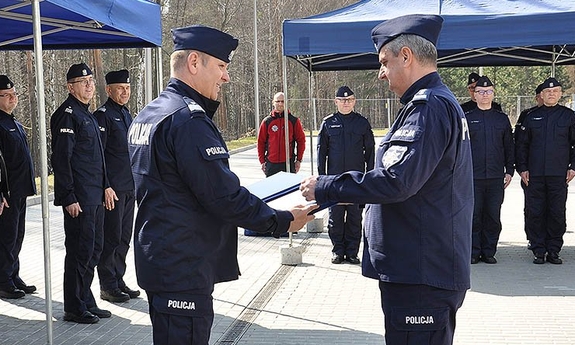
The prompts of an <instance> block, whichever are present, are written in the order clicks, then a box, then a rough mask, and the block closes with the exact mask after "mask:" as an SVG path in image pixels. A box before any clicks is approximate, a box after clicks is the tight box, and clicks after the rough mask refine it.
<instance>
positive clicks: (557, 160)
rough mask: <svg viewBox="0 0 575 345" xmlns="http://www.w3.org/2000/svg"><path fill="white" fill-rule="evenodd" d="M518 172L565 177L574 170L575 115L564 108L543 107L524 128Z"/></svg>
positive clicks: (525, 121) (528, 120)
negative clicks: (568, 171) (569, 170)
mask: <svg viewBox="0 0 575 345" xmlns="http://www.w3.org/2000/svg"><path fill="white" fill-rule="evenodd" d="M520 130H521V133H519V135H518V137H517V139H518V142H517V157H516V161H517V167H516V168H517V171H518V172H519V173H521V172H523V171H527V170H529V176H566V175H567V170H568V169H569V168H571V169H573V167H575V150H574V149H573V145H574V144H575V113H574V112H573V110H571V109H569V108H567V107H564V106H562V105H555V106H553V107H548V106H545V105H543V106H541V107H539V108H537V109H535V110H533V111H531V112H530V113H529V114H527V116H526V118H525V120H524V121H523V122H522V124H521V128H520Z"/></svg>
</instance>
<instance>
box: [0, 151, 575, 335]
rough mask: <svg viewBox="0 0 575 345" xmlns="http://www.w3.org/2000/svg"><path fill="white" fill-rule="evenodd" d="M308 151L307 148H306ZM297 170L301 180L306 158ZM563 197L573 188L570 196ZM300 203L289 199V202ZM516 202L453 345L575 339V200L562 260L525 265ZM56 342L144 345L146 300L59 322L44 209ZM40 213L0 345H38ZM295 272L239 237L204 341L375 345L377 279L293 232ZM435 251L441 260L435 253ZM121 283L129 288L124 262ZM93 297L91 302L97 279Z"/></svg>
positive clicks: (57, 274)
mask: <svg viewBox="0 0 575 345" xmlns="http://www.w3.org/2000/svg"><path fill="white" fill-rule="evenodd" d="M314 146H315V144H314ZM231 163H232V169H233V170H234V171H236V173H237V174H238V175H239V176H240V177H241V180H242V183H243V184H244V185H248V184H250V183H253V182H255V181H257V180H259V179H261V178H263V174H262V173H261V171H260V170H259V164H258V163H257V159H256V152H255V149H252V150H248V151H245V152H242V153H238V154H235V155H233V156H232V159H231ZM302 169H303V170H304V171H302V172H301V173H302V174H305V175H307V174H309V172H310V164H309V159H308V158H306V161H304V167H303V168H302ZM570 194H572V192H571V193H570ZM297 199H298V197H297V195H296V196H295V197H293V198H292V199H291V200H290V201H289V202H297ZM522 205H523V196H522V192H521V189H520V187H519V179H518V177H517V176H516V177H515V178H514V180H513V182H512V185H511V186H510V187H509V188H508V190H507V194H506V198H505V203H504V205H503V233H502V235H501V240H500V245H499V251H498V254H497V259H498V260H499V263H498V264H497V265H486V264H483V263H480V264H477V265H474V266H473V268H472V289H471V290H470V291H469V292H468V294H467V298H466V300H465V303H464V305H463V307H462V309H461V310H460V312H459V314H458V318H457V323H458V326H457V330H456V337H455V344H457V345H474V344H478V345H479V344H481V345H484V344H564V345H572V344H574V343H575V327H574V326H573V324H574V321H575V315H574V314H575V235H574V233H573V229H574V227H575V222H574V219H573V218H574V216H575V213H574V211H573V209H574V206H575V196H574V195H569V200H568V205H567V208H568V218H569V219H568V232H567V234H566V235H565V246H564V248H563V251H562V253H561V255H562V257H563V259H564V264H563V265H559V266H554V265H551V264H545V265H533V264H532V263H531V259H532V257H531V254H530V253H529V252H528V251H527V250H526V241H525V235H524V233H523V219H522ZM50 232H51V243H50V252H51V261H52V265H51V267H52V275H51V277H52V298H53V301H54V302H53V329H54V333H53V335H54V338H53V339H54V342H53V343H54V344H114V345H115V344H130V345H131V344H151V336H150V332H151V326H150V321H149V318H148V314H147V302H146V299H145V297H144V298H138V299H135V300H131V301H129V302H126V303H121V304H110V303H108V302H105V301H100V302H99V306H100V307H102V308H105V309H110V310H111V311H112V313H113V314H114V315H113V317H112V318H110V319H102V320H101V321H100V322H99V323H98V324H95V325H78V324H74V323H69V322H64V321H62V316H63V304H62V301H63V299H62V276H63V262H64V255H65V252H64V235H63V228H62V213H61V209H59V208H56V207H54V206H51V207H50ZM42 237H43V235H42V216H41V207H40V205H36V206H31V207H29V208H28V217H27V233H26V238H25V240H24V246H23V250H22V253H21V256H20V259H21V266H22V270H21V276H22V277H23V278H24V279H25V280H26V282H27V283H29V284H35V285H36V286H38V287H39V291H38V292H37V293H35V294H32V295H27V296H26V297H24V298H22V299H19V300H0V344H6V345H8V344H10V345H12V344H14V345H16V344H22V345H24V344H25V345H29V344H46V343H47V336H46V324H45V322H46V321H45V293H44V289H43V285H44V262H43V261H44V260H43V245H42ZM295 242H296V244H297V245H301V246H303V247H304V249H305V252H304V254H303V261H304V263H303V264H302V265H298V266H296V267H292V266H282V265H281V264H280V256H279V249H278V248H279V246H280V245H284V244H286V243H287V239H281V240H275V239H273V238H269V237H245V236H243V234H241V233H240V236H239V262H240V268H241V270H242V276H241V277H240V279H239V280H238V281H235V282H229V283H223V284H219V285H217V287H216V290H215V293H214V299H215V312H216V316H215V320H214V327H213V330H212V338H211V342H210V344H212V345H214V344H238V345H247V344H290V345H293V344H307V345H313V344H328V343H329V344H363V345H372V344H374V345H375V344H383V343H384V340H383V315H382V313H381V310H380V307H379V303H380V302H379V297H378V296H379V292H378V289H377V282H376V281H374V280H370V279H367V278H363V277H362V276H361V274H360V268H359V266H354V265H350V264H342V265H333V264H331V263H330V258H331V255H330V251H331V243H330V241H329V238H328V236H327V233H325V232H324V233H320V234H313V233H307V232H304V231H302V232H300V233H299V234H298V235H296V241H295ZM438 254H440V253H438ZM129 255H130V256H129V261H128V263H129V269H128V273H127V277H126V278H127V279H126V280H127V282H128V284H129V286H131V287H132V288H135V287H136V280H135V276H134V269H133V256H132V253H131V252H130V254H129ZM93 291H94V294H95V295H96V296H99V286H98V282H97V279H96V280H95V282H94V284H93Z"/></svg>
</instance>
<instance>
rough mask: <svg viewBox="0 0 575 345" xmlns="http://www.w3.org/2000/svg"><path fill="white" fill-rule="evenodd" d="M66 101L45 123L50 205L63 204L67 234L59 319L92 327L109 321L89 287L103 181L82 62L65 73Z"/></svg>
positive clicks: (99, 233) (88, 75) (98, 242)
mask: <svg viewBox="0 0 575 345" xmlns="http://www.w3.org/2000/svg"><path fill="white" fill-rule="evenodd" d="M66 86H67V88H68V92H69V94H68V98H67V99H66V100H65V101H64V102H63V103H62V104H61V105H60V107H58V109H56V111H55V112H54V114H52V118H51V119H50V127H51V133H52V157H51V160H52V168H53V169H54V205H56V206H62V211H63V213H64V232H65V234H66V241H65V246H66V258H65V260H64V320H65V321H71V322H77V323H96V322H98V321H99V320H100V318H107V317H110V316H111V315H112V314H111V313H110V312H109V311H108V310H103V309H100V308H98V306H97V304H96V300H95V299H94V295H93V294H92V290H91V289H90V288H91V285H92V280H93V279H94V268H95V266H96V265H97V264H98V262H99V260H100V254H101V252H102V245H103V240H104V233H103V228H102V224H103V222H104V209H103V202H104V190H105V189H106V188H109V183H108V181H107V179H106V167H105V163H104V151H103V148H102V143H101V139H100V128H99V127H98V122H97V121H96V118H95V117H94V116H93V115H92V113H90V111H89V110H88V107H89V105H90V100H91V99H92V96H93V95H94V79H93V77H92V71H91V70H90V68H89V67H88V66H87V65H86V64H85V63H78V64H74V65H72V66H70V68H69V69H68V72H67V73H66Z"/></svg>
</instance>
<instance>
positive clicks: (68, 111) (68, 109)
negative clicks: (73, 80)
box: [64, 106, 74, 114]
mask: <svg viewBox="0 0 575 345" xmlns="http://www.w3.org/2000/svg"><path fill="white" fill-rule="evenodd" d="M64 112H65V113H68V114H72V113H73V112H74V110H73V109H72V107H71V106H68V107H66V109H64Z"/></svg>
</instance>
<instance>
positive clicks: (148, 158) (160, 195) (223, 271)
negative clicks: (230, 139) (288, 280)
mask: <svg viewBox="0 0 575 345" xmlns="http://www.w3.org/2000/svg"><path fill="white" fill-rule="evenodd" d="M218 105H219V102H216V101H212V100H209V99H207V98H205V97H203V96H201V95H200V94H198V93H197V92H196V91H195V90H193V89H192V88H190V87H189V86H188V85H186V84H185V83H183V82H182V81H180V80H178V79H174V78H172V79H170V81H169V83H168V86H167V87H166V89H165V90H164V91H163V92H162V93H161V94H160V96H159V97H158V98H156V99H155V100H153V101H152V102H151V103H150V104H148V105H147V106H146V107H145V108H144V109H143V110H142V111H141V112H140V113H139V114H138V116H136V118H135V119H134V121H133V122H132V126H130V130H129V134H128V147H129V150H130V158H131V161H132V172H133V174H134V181H135V183H136V200H137V202H138V213H137V215H136V224H135V235H134V236H135V243H134V253H135V258H136V273H137V277H138V284H139V285H140V286H141V287H142V288H144V289H145V290H146V291H152V292H190V291H193V292H195V293H211V292H212V290H213V285H214V284H215V283H218V282H223V281H230V280H234V279H237V278H238V275H239V268H238V261H237V247H238V230H237V226H238V225H239V226H242V227H244V228H247V229H252V230H254V231H258V232H270V231H271V232H274V235H275V236H277V237H279V234H280V233H281V232H285V231H287V229H288V227H289V222H290V221H291V220H292V219H293V217H292V215H291V213H290V212H289V211H276V210H274V209H272V208H270V207H269V206H267V205H266V204H265V203H264V202H263V201H261V200H260V199H258V198H257V197H256V196H254V195H252V194H250V192H249V191H248V190H247V189H245V188H244V187H241V186H240V181H239V179H238V177H237V176H236V175H235V174H234V173H233V172H232V171H231V170H230V168H229V163H228V159H229V153H228V149H227V147H226V144H225V142H224V139H223V138H222V136H221V134H220V131H219V130H218V128H217V127H216V125H215V124H214V123H213V122H212V117H213V116H214V112H215V111H216V109H217V106H218Z"/></svg>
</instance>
